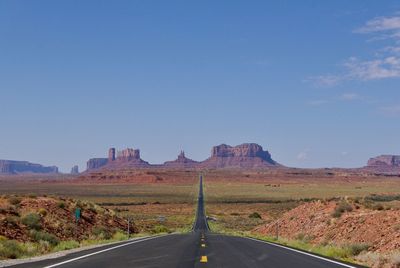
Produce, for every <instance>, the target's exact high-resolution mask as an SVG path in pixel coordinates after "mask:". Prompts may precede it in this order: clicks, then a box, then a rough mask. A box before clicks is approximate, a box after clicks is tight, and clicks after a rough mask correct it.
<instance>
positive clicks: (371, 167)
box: [364, 155, 400, 174]
mask: <svg viewBox="0 0 400 268" xmlns="http://www.w3.org/2000/svg"><path fill="white" fill-rule="evenodd" d="M364 169H366V170H368V171H372V172H376V173H385V174H399V173H400V155H380V156H377V157H373V158H370V159H369V160H368V163H367V166H366V167H364Z"/></svg>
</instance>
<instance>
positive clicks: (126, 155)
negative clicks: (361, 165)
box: [117, 148, 140, 161]
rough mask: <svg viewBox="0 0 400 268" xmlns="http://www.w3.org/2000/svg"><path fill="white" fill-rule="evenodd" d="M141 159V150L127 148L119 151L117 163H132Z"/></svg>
mask: <svg viewBox="0 0 400 268" xmlns="http://www.w3.org/2000/svg"><path fill="white" fill-rule="evenodd" d="M138 159H140V150H138V149H136V150H134V149H132V148H126V149H124V150H122V151H118V153H117V161H131V160H138Z"/></svg>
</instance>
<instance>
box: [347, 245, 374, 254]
mask: <svg viewBox="0 0 400 268" xmlns="http://www.w3.org/2000/svg"><path fill="white" fill-rule="evenodd" d="M368 248H369V245H368V244H352V245H349V246H348V249H349V251H350V254H351V256H357V255H358V254H360V253H361V252H363V251H364V250H368Z"/></svg>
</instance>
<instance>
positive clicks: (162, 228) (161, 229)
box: [152, 225, 171, 234]
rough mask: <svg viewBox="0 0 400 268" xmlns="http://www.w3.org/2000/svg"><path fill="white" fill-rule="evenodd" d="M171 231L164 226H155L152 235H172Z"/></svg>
mask: <svg viewBox="0 0 400 268" xmlns="http://www.w3.org/2000/svg"><path fill="white" fill-rule="evenodd" d="M170 232H171V231H170V230H169V229H168V228H167V227H166V226H164V225H155V226H154V227H153V229H152V233H154V234H159V233H170Z"/></svg>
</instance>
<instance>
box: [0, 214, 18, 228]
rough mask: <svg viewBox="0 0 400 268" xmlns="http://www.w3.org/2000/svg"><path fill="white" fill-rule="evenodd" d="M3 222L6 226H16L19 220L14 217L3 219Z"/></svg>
mask: <svg viewBox="0 0 400 268" xmlns="http://www.w3.org/2000/svg"><path fill="white" fill-rule="evenodd" d="M3 221H4V222H5V223H6V224H7V225H8V226H17V225H18V221H19V218H18V217H16V216H7V217H5V218H4V219H3Z"/></svg>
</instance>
